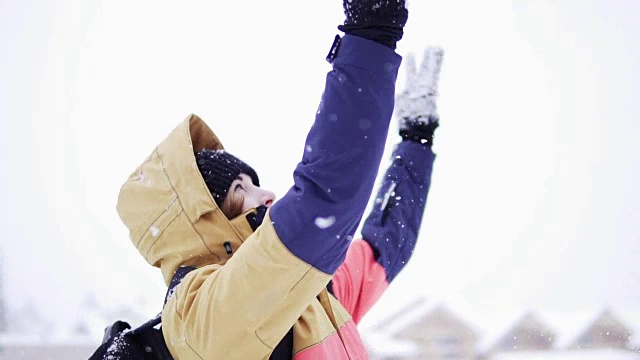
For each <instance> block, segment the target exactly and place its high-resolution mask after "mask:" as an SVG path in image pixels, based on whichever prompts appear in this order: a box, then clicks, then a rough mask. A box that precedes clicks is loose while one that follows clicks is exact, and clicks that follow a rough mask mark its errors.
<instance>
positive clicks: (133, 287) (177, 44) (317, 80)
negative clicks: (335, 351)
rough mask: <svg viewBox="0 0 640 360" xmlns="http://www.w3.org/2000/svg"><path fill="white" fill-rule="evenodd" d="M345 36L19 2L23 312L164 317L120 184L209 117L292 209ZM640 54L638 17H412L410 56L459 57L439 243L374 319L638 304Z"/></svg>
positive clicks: (17, 126) (204, 12)
mask: <svg viewBox="0 0 640 360" xmlns="http://www.w3.org/2000/svg"><path fill="white" fill-rule="evenodd" d="M342 16H343V15H342V3H341V1H340V0H331V1H327V0H313V1H305V2H304V4H303V3H302V2H300V1H294V0H281V1H258V0H256V1H254V0H246V1H242V2H236V1H180V2H175V1H174V2H170V1H135V2H134V1H98V0H90V1H89V0H83V1H79V0H78V1H55V2H52V1H44V0H32V1H20V0H4V1H0V211H1V212H2V213H1V214H2V216H0V229H1V231H2V232H1V234H2V236H1V238H2V240H1V241H2V242H1V247H2V248H1V250H2V256H3V258H2V266H3V268H2V270H3V271H4V279H3V280H4V282H3V285H4V287H5V289H4V291H5V293H6V300H7V302H8V304H9V306H10V308H12V309H16V308H19V307H20V306H21V305H22V304H23V303H25V302H27V301H33V302H35V303H36V304H37V305H38V306H40V308H41V312H42V313H43V314H44V315H45V316H47V317H48V318H51V319H62V318H64V317H66V316H67V315H69V314H71V313H73V311H74V307H75V306H76V304H77V303H78V302H79V301H80V300H81V299H82V298H83V297H84V296H85V294H87V293H89V292H94V293H95V294H96V295H97V296H98V297H99V298H100V299H102V300H101V301H112V302H115V303H125V304H135V303H140V302H143V301H147V302H151V303H154V302H155V303H157V304H158V307H159V306H160V304H161V302H162V297H163V295H164V285H163V283H162V280H161V276H160V272H159V271H158V270H156V269H154V268H152V267H151V266H149V265H147V264H146V262H145V261H144V260H143V258H142V257H141V256H140V255H139V254H138V253H137V251H136V250H135V248H134V247H133V246H132V245H131V243H130V240H129V238H128V233H127V231H126V229H125V227H124V226H123V225H122V223H121V222H120V220H119V218H118V215H117V213H116V211H115V204H116V199H117V195H118V191H119V188H120V186H121V184H122V183H123V182H124V180H125V179H126V178H127V177H128V175H129V173H130V172H131V171H133V170H134V168H135V167H136V166H137V165H138V164H139V163H140V162H141V161H142V160H143V159H144V158H145V157H146V156H147V155H148V154H149V153H150V151H151V150H152V149H153V147H154V146H155V145H156V144H157V143H158V142H159V141H160V140H162V139H163V138H164V137H165V136H166V135H167V134H168V132H169V131H171V129H173V127H174V126H175V125H177V124H178V123H179V122H180V121H182V119H184V117H186V116H187V115H189V114H190V113H196V114H198V115H199V116H201V117H202V118H203V119H204V120H205V121H206V122H207V123H208V124H209V125H210V126H211V127H212V128H213V129H214V131H216V133H218V135H219V136H220V138H221V139H222V142H223V143H224V145H225V147H227V149H228V150H229V151H231V152H232V153H235V154H236V155H238V156H240V157H241V158H243V159H245V160H246V161H247V162H248V163H250V164H251V165H252V166H253V167H254V168H256V170H257V171H258V173H259V174H260V176H261V182H262V184H263V186H264V187H266V188H269V189H271V190H274V191H275V192H276V194H277V195H279V196H282V195H283V194H284V193H285V192H286V190H287V189H288V187H289V186H290V185H291V183H292V180H291V179H292V177H291V172H292V170H293V168H294V166H295V165H296V163H297V161H298V160H299V159H300V156H301V154H302V150H303V143H304V138H305V135H306V131H307V130H308V129H309V127H310V126H311V124H312V122H313V117H314V114H315V111H316V108H317V105H318V101H319V98H320V95H321V93H322V90H323V86H324V77H325V74H326V72H327V71H328V70H329V69H330V68H329V64H328V63H326V62H325V60H324V57H325V55H326V54H327V52H328V50H329V47H330V45H331V43H332V41H333V36H334V35H335V34H336V33H337V30H336V26H337V25H338V24H339V23H340V22H341V21H342V18H343V17H342ZM639 35H640V2H638V1H635V0H627V1H625V0H615V1H607V0H582V1H575V0H557V1H548V0H547V1H540V0H539V1H524V0H520V1H515V0H514V1H512V2H509V1H498V0H495V1H494V0H487V1H476V0H467V1H462V0H461V1H449V0H420V1H417V0H413V1H412V2H411V3H410V17H409V23H408V25H407V27H406V31H405V38H404V39H403V40H402V41H401V42H400V44H399V47H398V52H399V53H400V54H401V55H405V54H407V53H408V52H415V53H418V54H420V53H421V52H422V50H423V48H424V47H425V46H426V45H440V46H442V47H443V48H444V49H445V52H446V53H445V59H444V63H443V70H442V75H441V87H440V90H441V98H440V100H439V105H440V113H441V127H440V129H439V130H438V132H437V139H436V145H435V149H436V151H437V153H438V155H439V157H438V159H437V162H436V165H435V172H434V177H433V184H432V189H431V194H430V198H429V202H428V206H427V207H428V209H427V212H426V215H425V220H424V227H423V229H422V232H421V236H420V243H419V245H418V247H417V249H416V252H415V254H414V257H413V258H412V260H411V262H410V263H409V265H408V267H407V268H406V270H405V272H403V273H402V274H401V275H400V276H399V277H398V278H397V282H396V283H394V284H393V285H392V287H391V288H390V290H389V292H388V293H387V294H386V295H385V296H384V297H383V299H382V301H381V303H380V306H379V307H378V308H376V309H375V310H374V311H373V312H372V314H371V317H370V320H371V321H373V320H375V319H377V318H379V317H380V316H384V315H385V314H387V313H388V312H389V311H390V310H392V309H393V308H394V307H396V306H397V304H399V303H402V302H405V301H408V299H410V298H412V297H415V296H419V295H425V296H427V297H428V298H431V299H442V300H443V301H448V302H451V303H456V302H458V303H462V302H464V303H465V304H471V305H470V306H471V307H472V308H474V309H477V311H483V312H489V311H490V310H491V309H496V308H506V307H519V308H520V307H531V308H546V309H553V310H558V311H562V310H574V309H576V308H585V309H591V308H596V309H597V308H600V307H601V306H605V305H611V306H616V307H623V308H633V307H634V306H637V303H638V299H640V276H638V274H639V273H640V258H639V257H640V235H639V233H640V232H639V228H638V226H639V225H640V190H639V189H638V184H640V142H639V141H638V134H639V130H640V110H639V109H638V105H637V104H638V98H640V70H638V65H637V64H640V47H638V46H637V38H638V36H639ZM420 58H421V57H420V56H418V61H420ZM402 75H404V73H403V72H402V73H401V76H400V79H399V81H398V85H399V88H401V87H402V85H403V82H404V78H403V76H402ZM394 127H395V125H394ZM394 131H395V130H392V135H391V137H390V138H389V144H390V145H391V144H392V143H393V142H395V141H396V140H397V137H396V136H395V135H394ZM389 150H390V147H389ZM385 164H386V163H385ZM383 165H384V164H383ZM178 240H179V239H177V241H178ZM636 310H637V309H636Z"/></svg>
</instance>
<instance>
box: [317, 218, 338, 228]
mask: <svg viewBox="0 0 640 360" xmlns="http://www.w3.org/2000/svg"><path fill="white" fill-rule="evenodd" d="M335 222H336V217H335V216H329V217H326V218H323V217H317V218H316V220H315V224H316V226H317V227H319V228H320V229H326V228H328V227H330V226H331V225H333V224H335Z"/></svg>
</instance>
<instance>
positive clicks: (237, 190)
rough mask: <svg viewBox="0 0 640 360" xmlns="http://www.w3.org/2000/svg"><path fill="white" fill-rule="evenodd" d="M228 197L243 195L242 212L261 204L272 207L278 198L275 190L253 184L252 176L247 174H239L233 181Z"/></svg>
mask: <svg viewBox="0 0 640 360" xmlns="http://www.w3.org/2000/svg"><path fill="white" fill-rule="evenodd" d="M227 197H233V198H236V197H241V198H242V199H243V200H242V212H245V211H247V210H249V209H253V208H257V207H258V206H261V205H264V206H266V207H270V206H271V205H273V202H274V201H275V200H276V195H275V194H274V193H273V192H271V191H269V190H265V189H262V188H260V187H258V186H255V185H253V182H252V181H251V177H250V176H249V175H247V174H240V175H238V177H237V178H236V179H235V180H234V181H233V182H232V183H231V186H230V187H229V191H228V192H227Z"/></svg>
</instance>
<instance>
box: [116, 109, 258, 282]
mask: <svg viewBox="0 0 640 360" xmlns="http://www.w3.org/2000/svg"><path fill="white" fill-rule="evenodd" d="M204 148H206V149H215V150H222V149H224V147H223V146H222V143H221V142H220V140H219V139H218V137H217V136H216V135H215V134H214V133H213V131H212V130H211V129H210V128H209V127H208V126H207V124H205V123H204V121H202V119H200V118H199V117H198V116H196V115H193V114H192V115H190V116H188V117H187V118H186V119H185V120H184V121H182V122H181V123H180V124H179V125H178V126H177V127H176V128H175V129H174V130H173V131H172V132H171V133H170V134H169V136H167V138H165V139H164V140H163V141H162V142H161V143H160V144H159V145H158V146H157V147H156V148H155V149H154V151H153V152H152V153H151V155H150V156H149V157H147V159H146V160H144V162H143V163H142V165H140V166H139V167H138V168H137V169H136V170H135V171H134V172H133V173H132V174H131V175H130V176H129V178H128V179H127V180H126V182H125V183H124V185H122V188H121V189H120V194H119V195H118V203H117V206H116V209H117V211H118V215H119V216H120V219H121V220H122V222H123V223H124V224H125V226H126V227H127V228H128V229H129V236H130V238H131V241H132V242H133V244H134V245H135V246H136V248H137V249H138V251H139V252H140V254H141V255H142V256H143V257H144V258H145V260H146V261H147V262H148V263H149V264H151V265H153V266H155V267H158V268H160V269H161V270H162V275H163V277H164V281H165V283H166V284H167V285H168V284H169V282H170V281H171V278H172V277H173V274H174V272H175V271H176V269H177V268H178V267H180V266H194V267H200V266H204V265H209V264H219V265H224V264H225V263H226V262H227V260H229V258H230V257H231V255H232V254H229V253H227V249H226V248H227V247H228V246H225V243H227V242H228V243H229V244H228V245H231V249H232V251H233V252H235V251H236V250H237V249H238V247H240V245H242V243H243V242H244V240H245V239H246V238H247V237H249V235H251V234H252V233H253V229H252V228H251V226H250V225H249V222H248V221H247V218H246V215H248V213H251V212H255V210H250V211H248V212H246V213H244V214H241V215H239V216H238V217H236V218H234V219H232V220H229V219H227V217H226V216H225V215H224V214H223V213H222V211H221V210H220V209H219V208H218V206H217V205H216V203H215V201H214V200H213V198H212V196H211V193H210V192H209V190H208V189H207V185H206V184H205V182H204V179H203V178H202V175H201V174H200V171H199V170H198V166H197V165H196V160H195V155H194V151H199V150H202V149H204Z"/></svg>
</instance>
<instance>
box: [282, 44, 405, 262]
mask: <svg viewBox="0 0 640 360" xmlns="http://www.w3.org/2000/svg"><path fill="white" fill-rule="evenodd" d="M400 62H401V57H400V56H399V55H398V54H396V53H395V52H394V51H393V50H391V49H389V48H388V47H386V46H383V45H380V44H378V43H375V42H373V41H370V40H366V39H362V38H358V37H355V36H350V35H345V36H344V37H343V38H342V40H341V43H340V45H339V47H338V48H337V53H336V54H335V58H334V60H333V70H332V71H330V72H329V73H328V74H327V78H326V85H325V90H324V93H323V95H322V99H321V103H320V106H319V108H318V112H317V114H316V119H315V122H314V124H313V126H312V127H311V130H310V131H309V134H308V136H307V139H306V144H305V148H304V152H303V156H302V160H301V161H300V163H298V165H297V167H296V169H295V171H294V173H293V180H294V185H293V186H292V187H291V188H290V189H289V191H288V192H287V193H286V194H285V196H284V197H283V198H282V199H280V200H279V201H277V202H276V203H275V204H274V205H273V207H272V208H271V209H270V216H271V220H272V221H273V226H274V228H275V230H276V233H277V234H278V237H279V238H280V240H281V241H282V243H283V244H284V245H285V246H286V247H287V249H289V251H291V252H292V253H293V254H294V255H296V256H297V257H299V258H300V259H301V260H303V261H305V262H306V263H308V264H309V265H311V266H313V267H315V268H316V269H318V270H320V271H322V272H324V273H327V274H333V273H334V272H335V271H336V269H337V268H338V266H339V265H340V264H341V263H342V262H343V260H344V258H345V255H346V251H347V249H348V247H349V244H350V243H351V240H352V236H353V234H354V233H355V231H356V230H357V227H358V224H359V222H360V221H361V219H362V216H363V213H364V210H365V209H366V206H367V204H368V201H369V198H370V195H371V192H372V190H373V186H374V184H375V179H376V175H377V172H378V169H379V166H380V160H381V157H382V154H383V151H384V146H385V141H386V137H387V133H388V130H389V121H390V119H391V115H392V113H393V106H394V95H395V82H396V78H397V73H398V68H399V66H400Z"/></svg>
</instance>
